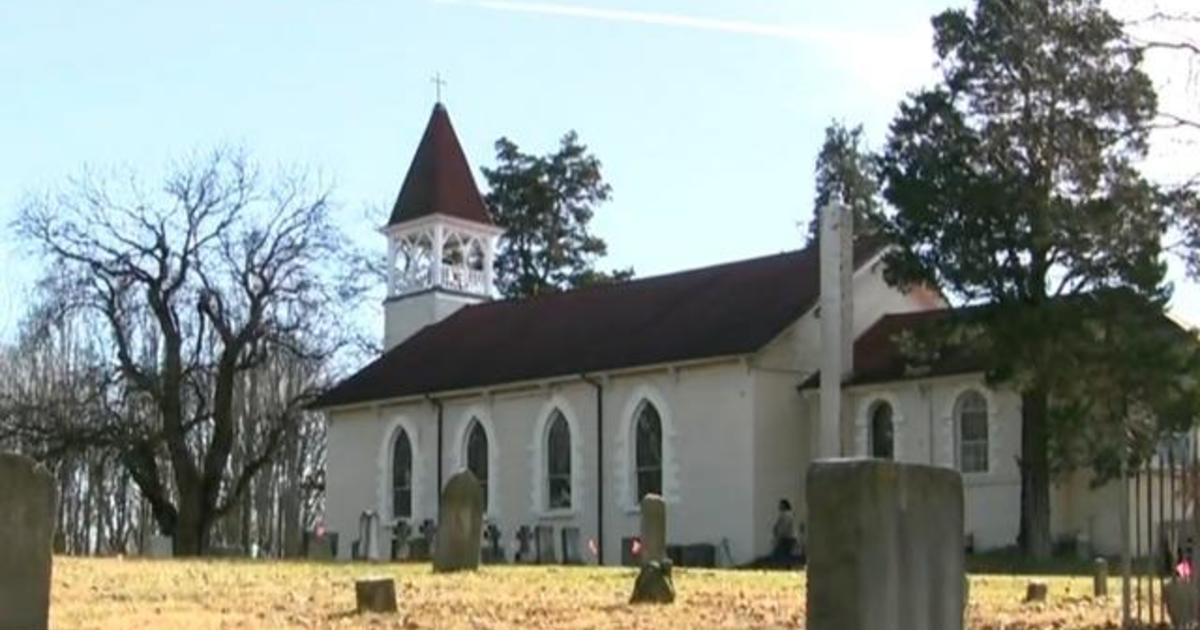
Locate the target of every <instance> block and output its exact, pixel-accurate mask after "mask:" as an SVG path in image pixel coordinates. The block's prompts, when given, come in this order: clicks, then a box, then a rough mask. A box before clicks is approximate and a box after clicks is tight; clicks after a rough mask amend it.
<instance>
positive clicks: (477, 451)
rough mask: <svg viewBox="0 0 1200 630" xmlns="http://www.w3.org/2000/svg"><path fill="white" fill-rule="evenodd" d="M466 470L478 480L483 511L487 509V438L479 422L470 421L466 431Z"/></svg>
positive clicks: (475, 420)
mask: <svg viewBox="0 0 1200 630" xmlns="http://www.w3.org/2000/svg"><path fill="white" fill-rule="evenodd" d="M467 470H469V471H471V474H472V475H475V478H476V479H478V480H479V489H480V490H482V491H483V509H484V510H487V508H488V438H487V433H486V432H484V430H483V425H482V424H480V423H479V420H477V419H474V418H472V419H471V428H470V429H468V430H467Z"/></svg>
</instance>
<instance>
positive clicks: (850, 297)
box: [318, 104, 1119, 565]
mask: <svg viewBox="0 0 1200 630" xmlns="http://www.w3.org/2000/svg"><path fill="white" fill-rule="evenodd" d="M383 233H384V234H385V235H386V237H387V239H388V243H389V248H388V252H389V261H390V266H389V269H390V277H389V278H388V297H387V300H386V302H385V305H384V310H385V334H384V338H385V352H384V354H383V355H382V356H380V357H379V358H378V359H376V360H375V361H373V362H372V363H370V364H369V365H367V366H366V367H364V368H362V369H361V370H360V371H359V372H357V373H355V374H354V375H352V376H350V377H349V378H347V379H346V380H345V381H343V382H341V383H340V384H338V385H337V386H336V387H335V388H334V389H332V390H331V391H329V392H328V393H327V394H325V395H324V396H323V397H322V398H321V399H320V401H319V402H318V407H320V408H321V409H323V410H324V411H325V413H326V415H327V419H328V460H327V485H326V509H325V525H326V527H327V528H328V529H330V530H332V531H337V532H339V533H340V536H341V539H342V541H344V542H343V544H341V545H339V550H338V554H339V556H340V557H343V558H344V557H348V556H349V554H350V545H349V544H348V541H349V540H351V539H353V538H354V536H355V535H356V531H357V529H358V526H359V518H360V515H361V514H362V513H363V512H366V511H374V512H377V513H378V514H380V515H382V516H383V519H382V520H383V524H384V527H385V529H386V528H387V527H389V526H391V525H393V524H394V523H396V522H397V521H400V520H403V521H407V522H408V523H409V524H410V525H411V526H412V527H413V529H414V530H415V529H416V528H417V527H419V525H420V523H422V522H423V521H425V520H427V519H436V518H437V512H438V497H439V488H440V487H441V486H442V484H443V483H445V482H446V480H447V479H448V478H449V477H450V475H452V474H453V473H455V472H456V471H459V470H462V469H469V470H471V471H472V472H473V473H474V474H475V476H476V477H478V478H479V479H480V480H481V481H482V484H483V487H484V489H485V500H486V508H485V518H486V519H487V520H488V521H489V522H491V523H494V524H495V525H496V526H497V527H499V529H500V531H501V532H502V534H501V535H502V538H503V542H504V544H505V546H506V547H508V546H509V545H511V543H512V541H513V537H514V533H515V532H516V531H517V530H518V528H520V527H522V526H527V527H530V528H534V527H537V526H543V527H546V526H549V527H552V528H554V529H555V530H556V531H561V530H564V529H570V530H572V531H574V532H577V533H578V534H579V535H580V536H581V538H582V540H585V541H592V543H593V545H589V546H592V547H594V550H595V552H596V553H597V554H598V557H597V555H593V554H587V557H585V558H584V559H585V561H588V562H600V563H603V564H617V563H619V562H621V559H622V555H623V554H622V544H623V542H622V541H625V540H628V539H629V538H630V537H632V536H636V535H637V532H638V527H639V514H638V502H639V499H640V498H641V496H642V495H643V494H645V493H648V492H655V493H660V494H661V495H662V496H663V497H664V498H665V501H666V503H667V506H668V538H669V541H670V542H672V543H678V544H683V545H688V544H710V545H714V546H715V547H716V548H717V549H718V550H720V551H719V553H718V554H717V561H718V563H719V564H722V565H728V564H734V565H740V564H744V563H747V562H750V561H752V560H753V559H755V558H757V557H760V556H763V555H765V554H767V553H769V551H770V550H771V546H772V542H773V541H772V534H771V530H772V524H773V522H774V519H775V516H776V513H777V512H776V509H777V505H778V503H779V500H780V499H788V500H789V501H790V502H791V503H792V504H793V505H794V506H796V512H797V520H798V521H799V522H801V523H803V522H804V521H805V520H806V508H805V503H804V488H805V471H806V469H807V467H808V465H809V463H810V462H811V461H812V459H813V458H814V457H817V456H818V455H822V456H823V455H827V454H840V455H845V456H872V457H885V458H892V459H895V460H898V461H903V462H919V463H927V464H933V465H937V466H946V467H952V468H955V469H958V470H960V471H961V472H962V475H963V480H964V484H965V488H966V528H967V532H966V533H967V534H968V536H969V539H970V540H972V541H973V544H974V546H975V548H976V549H988V548H996V547H1003V546H1009V545H1013V544H1014V543H1015V541H1016V536H1017V530H1018V518H1019V513H1020V509H1019V500H1020V475H1019V471H1018V468H1017V463H1016V456H1017V454H1018V452H1019V449H1020V442H1021V440H1020V427H1021V421H1020V404H1021V403H1020V397H1019V395H1017V394H1016V393H1015V392H1013V391H1011V390H1007V389H994V388H991V387H989V386H988V385H987V384H986V383H985V379H984V374H983V371H982V368H981V367H980V365H979V364H978V363H975V362H972V361H970V360H966V361H961V360H960V361H957V362H954V363H949V364H944V365H933V366H923V368H922V369H914V366H911V365H909V364H908V363H907V362H906V360H905V358H904V357H903V356H902V354H901V352H900V350H899V349H898V345H897V342H896V336H897V335H898V334H901V333H903V332H904V331H906V330H910V329H912V328H913V327H914V326H918V325H920V324H921V323H922V322H924V321H927V320H928V319H930V318H936V317H939V316H941V315H944V314H945V312H946V311H945V310H944V309H945V306H946V305H945V303H944V302H943V300H942V298H941V297H940V296H939V295H938V294H937V293H936V292H933V291H929V290H916V291H910V292H904V291H901V290H898V289H896V288H893V287H891V286H889V285H888V284H887V283H886V282H885V281H884V279H883V273H882V271H883V270H882V268H881V251H880V249H879V248H878V247H870V246H868V245H866V244H863V243H861V242H860V243H858V244H857V245H856V246H855V247H851V246H850V242H851V239H850V237H849V229H848V226H839V225H838V224H837V222H836V221H830V222H827V225H826V227H825V230H824V232H823V236H822V238H821V239H819V240H820V242H821V247H820V248H819V249H820V250H821V251H818V248H817V247H810V248H808V249H803V250H800V251H794V252H787V253H782V254H778V255H773V256H765V257H762V258H755V259H751V260H744V261H739V262H733V263H728V264H721V265H716V266H712V267H705V268H700V269H692V270H688V271H682V272H679V273H673V274H668V275H662V276H655V277H647V278H640V279H636V280H632V281H629V282H625V283H621V284H616V285H611V286H600V287H594V288H586V289H580V290H575V291H569V292H564V293H556V294H549V295H541V296H538V297H535V298H530V299H524V300H496V299H494V289H493V277H492V267H493V265H492V263H493V257H494V253H495V251H496V248H497V246H498V243H499V241H500V239H502V238H504V235H503V230H501V229H500V228H498V227H497V226H496V225H495V224H494V223H493V222H492V220H491V219H490V218H489V213H488V210H487V208H486V206H485V204H484V201H483V199H482V197H481V196H480V192H479V189H478V188H477V187H476V184H475V181H474V178H473V177H472V174H471V168H470V166H469V165H468V162H467V160H466V157H465V156H464V154H463V151H462V148H461V146H460V145H459V142H458V140H457V138H456V137H455V133H454V130H453V127H452V126H451V123H450V119H449V116H448V114H447V112H446V109H445V108H444V107H443V106H442V105H441V104H439V105H437V106H435V108H434V110H433V115H432V117H431V119H430V121H429V124H428V127H427V128H426V130H425V133H424V136H423V138H422V139H421V142H420V145H419V147H418V149H417V152H416V155H415V157H414V159H413V161H412V165H411V167H410V169H409V171H408V174H407V176H406V178H405V180H404V183H403V186H402V188H401V190H400V194H399V197H398V199H397V200H396V204H395V207H394V210H393V213H392V215H391V218H390V221H389V223H388V225H387V226H386V227H385V228H384V229H383ZM852 249H853V251H851V250H852ZM830 314H833V316H832V317H831V316H830ZM822 371H825V372H826V373H838V374H839V375H840V376H841V377H842V378H840V379H820V378H819V377H818V374H819V373H821V372H822ZM822 380H824V383H823V385H824V389H822V387H821V384H822ZM823 399H824V401H825V403H824V404H822V400H823ZM823 408H824V413H823V411H822V409H823ZM823 415H824V416H825V421H824V422H822V416H823ZM822 426H837V427H839V428H840V430H839V431H836V432H835V431H825V432H822V431H821V427H822ZM1052 492H1053V508H1054V509H1053V519H1054V521H1053V524H1052V529H1053V532H1054V534H1055V536H1065V535H1070V536H1075V537H1077V538H1079V539H1082V540H1086V541H1089V542H1090V544H1091V546H1092V548H1093V549H1095V550H1096V551H1099V552H1104V553H1115V552H1116V551H1117V550H1118V548H1119V529H1118V518H1117V511H1116V510H1115V509H1114V507H1115V505H1116V501H1117V499H1116V497H1117V496H1118V494H1119V493H1118V491H1117V490H1116V489H1115V486H1114V485H1112V484H1110V485H1109V486H1105V487H1104V488H1102V489H1100V490H1092V489H1090V488H1089V484H1088V483H1087V479H1086V478H1084V477H1083V476H1082V475H1081V476H1080V478H1079V479H1078V480H1072V481H1070V482H1069V483H1062V484H1059V485H1057V486H1056V487H1055V488H1054V489H1053V491H1052ZM385 536H386V534H385ZM383 547H384V546H380V549H379V551H377V553H380V554H382V553H384V552H383V551H382V549H383ZM510 553H511V552H510Z"/></svg>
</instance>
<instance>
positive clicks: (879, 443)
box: [870, 400, 896, 459]
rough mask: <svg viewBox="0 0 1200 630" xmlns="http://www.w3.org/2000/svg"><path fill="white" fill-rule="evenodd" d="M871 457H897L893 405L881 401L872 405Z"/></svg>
mask: <svg viewBox="0 0 1200 630" xmlns="http://www.w3.org/2000/svg"><path fill="white" fill-rule="evenodd" d="M870 449H871V457H874V458H877V459H893V458H894V457H895V452H896V451H895V432H894V425H893V424H892V406H891V405H890V404H888V403H887V402H886V401H882V400H881V401H879V402H877V403H875V405H874V406H872V407H871V430H870Z"/></svg>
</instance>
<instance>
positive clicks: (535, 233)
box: [483, 132, 633, 298]
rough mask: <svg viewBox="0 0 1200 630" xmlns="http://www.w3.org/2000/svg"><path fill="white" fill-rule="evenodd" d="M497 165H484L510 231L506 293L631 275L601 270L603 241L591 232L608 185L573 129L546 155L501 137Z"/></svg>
mask: <svg viewBox="0 0 1200 630" xmlns="http://www.w3.org/2000/svg"><path fill="white" fill-rule="evenodd" d="M496 162H497V164H496V166H495V167H494V168H485V169H483V174H484V176H485V177H486V178H487V180H488V185H489V187H490V191H489V192H488V195H487V202H488V205H489V207H490V208H491V211H492V216H493V218H494V219H495V220H496V222H497V223H498V224H499V225H500V226H501V227H503V228H504V229H505V230H506V232H505V237H504V239H503V241H502V244H501V246H500V251H499V253H498V254H497V256H496V280H497V286H498V287H499V289H500V292H501V294H503V295H504V296H505V297H509V298H512V297H527V296H531V295H538V294H541V293H546V292H553V291H561V290H565V289H571V288H576V287H581V286H587V285H590V284H598V283H604V282H613V281H619V280H625V279H628V278H629V277H631V276H632V275H633V271H632V270H631V269H629V270H619V271H615V272H612V273H606V272H601V271H598V270H596V268H595V264H596V261H597V260H598V259H599V258H600V257H602V256H604V255H605V253H606V252H607V251H608V247H607V245H606V244H605V242H604V240H603V239H601V238H599V237H597V236H595V235H594V234H592V233H591V232H590V231H589V224H590V223H591V220H592V217H593V216H594V215H595V211H596V207H597V206H598V205H599V204H601V203H603V202H605V201H607V200H608V198H609V194H610V192H611V189H610V187H609V185H608V184H607V183H606V182H605V181H604V178H603V176H602V175H601V173H600V160H599V159H597V158H596V156H594V155H592V154H590V153H588V150H587V147H586V146H584V145H582V144H580V143H579V138H578V136H576V135H575V133H574V132H570V133H568V134H566V135H565V136H563V138H562V140H561V141H560V143H559V147H558V150H557V151H555V152H553V153H551V154H549V155H545V156H538V155H530V154H528V153H523V152H522V151H521V149H520V148H519V147H518V146H517V145H516V144H515V143H514V142H512V141H511V140H509V139H508V138H501V139H500V140H497V141H496Z"/></svg>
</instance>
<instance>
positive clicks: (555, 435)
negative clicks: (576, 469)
mask: <svg viewBox="0 0 1200 630" xmlns="http://www.w3.org/2000/svg"><path fill="white" fill-rule="evenodd" d="M549 427H550V428H549V430H547V431H546V498H547V507H548V508H550V509H552V510H554V509H568V508H570V507H571V427H570V426H568V425H567V419H566V418H565V417H563V414H562V412H561V411H558V410H557V409H556V410H555V411H554V414H553V415H552V416H551V417H550V424H549Z"/></svg>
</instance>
